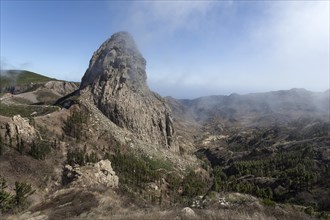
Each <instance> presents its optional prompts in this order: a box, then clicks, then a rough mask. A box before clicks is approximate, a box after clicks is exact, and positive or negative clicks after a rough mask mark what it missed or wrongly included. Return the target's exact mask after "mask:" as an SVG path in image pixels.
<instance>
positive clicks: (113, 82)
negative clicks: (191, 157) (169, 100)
mask: <svg viewBox="0 0 330 220" xmlns="http://www.w3.org/2000/svg"><path fill="white" fill-rule="evenodd" d="M145 68H146V61H145V59H144V58H143V56H142V55H141V53H140V52H139V50H138V49H137V47H136V45H135V42H134V40H133V38H132V36H131V35H130V34H128V33H126V32H119V33H116V34H114V35H113V36H111V38H110V39H108V40H107V41H105V42H104V43H103V44H102V45H101V46H100V48H99V49H98V50H97V51H96V52H95V53H94V55H93V57H92V58H91V60H90V64H89V67H88V69H87V71H86V73H85V75H84V76H83V78H82V82H81V86H80V91H85V92H86V91H87V92H90V94H91V97H92V100H93V102H94V104H95V105H96V106H97V107H98V108H99V109H100V110H101V111H102V112H103V114H104V115H106V116H107V117H108V118H109V119H110V120H111V121H112V122H114V123H115V124H116V125H118V126H120V127H122V128H126V129H128V130H130V131H132V132H133V133H134V134H135V135H137V137H138V138H139V139H141V140H143V141H146V142H148V143H154V144H158V145H162V146H171V145H172V142H173V141H172V140H173V136H174V129H173V122H172V116H171V111H170V109H169V107H168V106H167V105H166V103H165V100H164V99H163V98H162V97H160V96H159V95H158V94H156V93H154V92H151V91H150V90H149V88H148V86H147V82H146V80H147V76H146V71H145Z"/></svg>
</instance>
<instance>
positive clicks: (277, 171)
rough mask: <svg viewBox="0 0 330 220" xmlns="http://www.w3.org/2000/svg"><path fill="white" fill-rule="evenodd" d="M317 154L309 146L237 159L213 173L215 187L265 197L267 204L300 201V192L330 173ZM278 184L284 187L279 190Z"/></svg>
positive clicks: (215, 189)
mask: <svg viewBox="0 0 330 220" xmlns="http://www.w3.org/2000/svg"><path fill="white" fill-rule="evenodd" d="M315 156H316V155H315V152H314V150H313V147H311V146H305V147H304V148H302V149H300V150H293V151H290V152H282V153H279V154H277V155H276V156H273V157H270V158H267V159H251V160H243V161H235V162H232V164H231V165H229V166H227V167H220V166H216V167H214V168H213V173H212V175H213V186H212V190H214V191H218V192H220V191H235V192H240V193H247V194H252V195H254V196H257V197H260V198H263V199H264V200H263V204H264V205H272V202H271V200H274V201H277V202H293V203H297V201H295V200H294V199H293V198H294V196H295V195H296V194H297V193H299V192H303V191H306V190H312V189H313V187H314V185H315V184H316V183H317V182H318V181H319V177H320V176H323V177H326V176H329V167H327V166H324V167H323V168H322V169H320V167H319V166H320V165H318V164H316V162H315ZM320 170H321V171H320ZM260 180H262V181H260ZM277 187H280V188H282V189H283V190H281V192H276V191H275V189H276V188H277ZM301 205H310V204H301Z"/></svg>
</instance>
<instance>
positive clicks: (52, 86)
mask: <svg viewBox="0 0 330 220" xmlns="http://www.w3.org/2000/svg"><path fill="white" fill-rule="evenodd" d="M77 89H78V85H77V83H74V82H66V81H49V82H46V83H45V84H44V85H43V86H42V87H41V88H39V89H38V90H46V91H47V90H48V91H50V92H52V93H54V94H55V95H58V96H61V97H62V96H65V95H68V94H70V93H72V92H74V91H75V90H77Z"/></svg>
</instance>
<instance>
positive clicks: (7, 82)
mask: <svg viewBox="0 0 330 220" xmlns="http://www.w3.org/2000/svg"><path fill="white" fill-rule="evenodd" d="M51 80H55V79H52V78H49V77H47V76H43V75H40V74H38V73H34V72H30V71H26V70H2V71H1V74H0V93H5V92H10V93H13V94H17V93H20V92H27V91H28V90H34V89H36V88H37V87H38V86H39V85H40V84H41V83H45V82H48V81H51Z"/></svg>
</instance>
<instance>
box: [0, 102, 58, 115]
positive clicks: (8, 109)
mask: <svg viewBox="0 0 330 220" xmlns="http://www.w3.org/2000/svg"><path fill="white" fill-rule="evenodd" d="M57 110H59V107H57V106H38V105H6V104H3V103H0V115H3V116H7V117H12V116H14V115H21V116H22V117H30V116H31V114H32V113H33V112H37V114H36V116H40V115H46V114H50V113H52V112H54V111H57Z"/></svg>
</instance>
